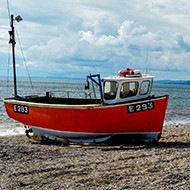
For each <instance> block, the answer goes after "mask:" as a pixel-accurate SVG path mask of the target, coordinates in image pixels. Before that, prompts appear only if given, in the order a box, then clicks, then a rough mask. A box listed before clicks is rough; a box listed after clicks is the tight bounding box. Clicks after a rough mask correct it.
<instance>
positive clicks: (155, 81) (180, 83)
mask: <svg viewBox="0 0 190 190" xmlns="http://www.w3.org/2000/svg"><path fill="white" fill-rule="evenodd" d="M0 78H4V79H6V78H7V77H6V76H0ZM17 78H18V79H27V78H28V77H17ZM9 79H13V77H12V76H11V77H9ZM31 79H43V80H46V79H47V80H74V81H85V80H86V78H69V77H32V78H31ZM154 83H155V84H178V85H190V80H154Z"/></svg>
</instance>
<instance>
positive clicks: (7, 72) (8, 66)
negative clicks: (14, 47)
mask: <svg viewBox="0 0 190 190" xmlns="http://www.w3.org/2000/svg"><path fill="white" fill-rule="evenodd" d="M9 65H10V45H9V50H8V66H7V67H8V68H7V95H8V94H9V90H8V89H9Z"/></svg>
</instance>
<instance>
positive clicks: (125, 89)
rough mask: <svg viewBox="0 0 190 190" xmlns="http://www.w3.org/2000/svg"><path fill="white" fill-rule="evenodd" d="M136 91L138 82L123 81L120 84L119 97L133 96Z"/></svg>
mask: <svg viewBox="0 0 190 190" xmlns="http://www.w3.org/2000/svg"><path fill="white" fill-rule="evenodd" d="M137 91H138V82H125V83H123V84H122V86H121V91H120V98H127V97H131V96H135V95H136V94H137Z"/></svg>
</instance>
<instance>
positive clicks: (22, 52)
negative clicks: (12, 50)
mask: <svg viewBox="0 0 190 190" xmlns="http://www.w3.org/2000/svg"><path fill="white" fill-rule="evenodd" d="M15 29H16V35H17V38H18V43H19V46H20V50H21V54H22V58H23V61H24V65H25V67H26V71H27V74H28V78H29V81H30V85H31V87H32V91H33V93H34V94H35V92H34V87H33V84H32V80H31V77H30V72H29V70H28V66H27V64H26V59H25V56H24V51H23V48H22V45H21V42H20V38H19V35H18V31H17V28H16V27H15Z"/></svg>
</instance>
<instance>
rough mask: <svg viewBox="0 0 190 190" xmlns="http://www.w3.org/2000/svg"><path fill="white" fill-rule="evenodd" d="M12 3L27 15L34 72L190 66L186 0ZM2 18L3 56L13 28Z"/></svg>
mask: <svg viewBox="0 0 190 190" xmlns="http://www.w3.org/2000/svg"><path fill="white" fill-rule="evenodd" d="M0 3H2V4H1V6H2V5H3V6H4V8H5V6H6V5H5V3H3V1H2V0H0ZM10 7H11V10H14V13H15V15H16V14H17V13H18V14H21V15H22V16H23V18H24V20H23V22H22V23H18V24H17V26H16V28H17V31H18V34H19V37H20V39H21V42H22V46H23V50H24V54H25V56H26V60H27V62H29V63H30V64H28V67H29V69H30V70H32V73H33V74H34V75H40V72H41V73H43V75H45V73H46V74H47V75H48V76H49V75H52V76H54V75H55V73H57V75H64V76H72V75H73V76H76V75H77V76H80V75H81V76H82V75H86V74H87V73H88V72H89V70H91V72H92V71H93V72H100V73H102V74H104V75H110V74H111V75H112V74H116V73H117V71H118V70H120V69H123V68H126V67H132V68H138V69H147V67H148V69H149V70H152V71H156V70H157V71H168V72H169V71H171V72H173V71H176V72H177V71H179V72H181V70H182V68H183V69H185V70H186V71H187V72H189V71H190V68H189V61H190V36H189V32H190V26H189V24H188V22H189V20H190V13H189V11H188V10H189V9H190V5H189V3H187V1H185V0H182V1H177V0H174V1H172V2H171V1H163V0H158V1H151V0H147V1H144V2H143V3H140V4H139V1H138V0H134V1H119V3H118V1H117V2H116V1H113V0H111V1H109V3H108V1H100V0H98V1H96V2H89V1H85V0H84V1H77V0H76V1H66V0H64V1H63V0H56V1H53V2H52V1H48V2H47V1H45V0H42V1H40V2H39V1H36V0H34V1H30V2H27V3H26V2H25V1H23V0H20V1H19V2H14V1H13V2H10ZM0 10H3V11H2V12H1V13H0V15H5V14H6V16H7V13H6V11H4V9H3V8H2V7H0ZM1 18H2V20H1V21H2V26H1V27H0V55H1V54H2V53H4V54H5V53H6V49H7V47H6V46H7V42H6V38H7V31H6V30H7V28H8V27H7V26H6V23H7V20H6V19H5V16H3V17H1ZM17 41H18V39H17ZM16 46H17V48H18V47H19V45H18V43H17V45H16ZM147 55H148V57H147ZM17 56H19V57H21V53H19V51H17ZM0 64H3V63H2V62H0ZM19 65H21V63H20V64H19ZM36 68H37V69H38V71H36V72H35V70H36ZM79 71H80V72H79ZM157 73H159V72H157ZM186 76H187V75H186Z"/></svg>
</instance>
